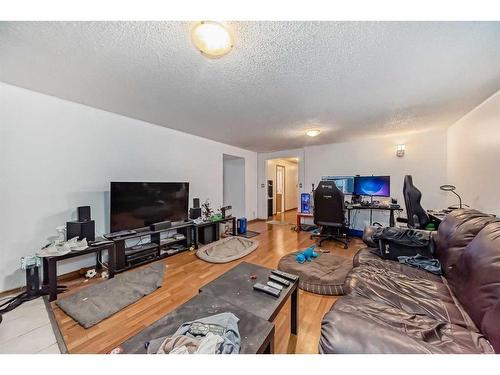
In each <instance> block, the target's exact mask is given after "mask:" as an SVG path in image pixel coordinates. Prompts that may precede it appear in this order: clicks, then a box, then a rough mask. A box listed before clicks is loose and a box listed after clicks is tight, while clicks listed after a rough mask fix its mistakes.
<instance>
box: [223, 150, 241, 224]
mask: <svg viewBox="0 0 500 375" xmlns="http://www.w3.org/2000/svg"><path fill="white" fill-rule="evenodd" d="M223 203H224V206H228V205H229V206H232V214H233V216H236V217H238V218H239V217H243V216H245V214H246V213H245V159H244V158H239V157H234V156H229V155H224V186H223Z"/></svg>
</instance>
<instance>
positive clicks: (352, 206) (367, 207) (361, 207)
mask: <svg viewBox="0 0 500 375" xmlns="http://www.w3.org/2000/svg"><path fill="white" fill-rule="evenodd" d="M345 208H346V210H347V222H348V223H349V225H350V223H351V211H354V210H370V225H373V210H378V211H390V215H389V226H391V227H394V226H396V219H395V218H394V211H399V212H401V211H403V209H402V208H401V207H391V206H386V205H377V204H369V205H360V204H347V205H346V207H345Z"/></svg>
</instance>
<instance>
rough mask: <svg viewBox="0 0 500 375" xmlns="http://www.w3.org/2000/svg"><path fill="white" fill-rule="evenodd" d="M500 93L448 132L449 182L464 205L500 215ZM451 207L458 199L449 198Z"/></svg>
mask: <svg viewBox="0 0 500 375" xmlns="http://www.w3.org/2000/svg"><path fill="white" fill-rule="evenodd" d="M499 161H500V91H499V92H497V93H496V94H494V95H493V96H491V97H490V98H489V99H488V100H486V101H485V102H483V103H482V104H481V105H479V106H478V107H476V108H475V109H474V110H472V111H471V112H469V113H468V114H467V115H466V116H464V117H463V118H461V119H460V120H459V121H457V122H456V123H455V124H454V125H453V126H451V127H450V128H449V129H448V181H447V182H448V183H449V184H452V185H455V186H456V187H457V190H456V191H457V193H458V194H460V195H461V196H462V199H463V202H464V203H466V204H468V205H470V206H471V207H472V208H475V209H478V210H480V211H483V212H488V213H494V214H496V215H497V216H499V215H500V201H499V200H498V198H497V197H498V192H499V191H500V173H499V170H500V167H499ZM449 202H450V203H451V204H458V198H457V197H456V196H454V195H453V194H452V193H450V195H449Z"/></svg>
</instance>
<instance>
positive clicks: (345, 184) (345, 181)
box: [321, 176, 354, 194]
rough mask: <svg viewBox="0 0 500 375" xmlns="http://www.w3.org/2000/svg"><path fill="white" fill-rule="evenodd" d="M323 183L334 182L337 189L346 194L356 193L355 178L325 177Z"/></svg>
mask: <svg viewBox="0 0 500 375" xmlns="http://www.w3.org/2000/svg"><path fill="white" fill-rule="evenodd" d="M321 180H322V181H334V182H335V185H337V188H338V189H339V190H340V191H341V192H342V193H344V194H352V193H353V191H354V177H353V176H323V177H322V178H321Z"/></svg>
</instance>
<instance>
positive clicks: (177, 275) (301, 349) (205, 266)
mask: <svg viewBox="0 0 500 375" xmlns="http://www.w3.org/2000/svg"><path fill="white" fill-rule="evenodd" d="M274 220H282V221H286V222H289V223H295V211H288V212H286V213H284V214H280V215H276V216H275V217H274ZM290 228H291V227H290V226H285V225H270V224H266V223H265V222H264V221H259V222H254V223H251V224H249V229H251V230H254V231H257V232H260V235H259V236H257V237H255V239H258V240H259V241H260V245H259V247H258V249H257V250H256V251H254V252H253V253H252V254H250V255H248V256H246V257H244V258H243V259H240V260H237V261H234V262H231V263H226V264H212V263H207V262H204V261H202V260H200V259H198V258H197V257H196V255H195V254H194V252H185V253H182V254H178V255H175V256H172V257H170V258H167V259H165V260H162V261H161V262H164V263H165V264H167V265H168V268H167V270H166V273H165V280H164V284H163V287H161V288H159V289H158V290H157V291H155V292H154V293H152V294H150V295H148V296H146V297H144V298H142V299H141V300H140V301H138V302H136V303H134V304H132V305H130V306H128V307H127V308H125V309H123V310H121V311H120V312H118V313H116V314H115V315H113V316H112V317H110V318H108V319H105V320H104V321H102V322H101V323H99V324H97V325H95V326H93V327H92V328H89V329H84V328H82V327H81V326H80V325H78V324H77V323H76V322H75V321H74V320H73V319H71V318H70V317H69V316H67V315H66V314H65V313H64V312H63V311H62V310H61V309H59V308H58V307H57V306H56V305H55V303H52V308H53V311H54V314H55V316H56V320H57V323H58V325H59V328H60V330H61V333H62V336H63V338H64V340H65V342H66V346H67V348H68V351H69V352H70V353H107V352H109V351H110V350H111V349H113V348H115V347H116V346H119V344H120V343H122V342H123V341H125V340H126V339H128V338H129V337H131V336H133V335H134V334H136V333H137V332H139V331H141V330H142V329H144V328H145V327H147V326H149V325H150V324H151V323H153V322H155V321H156V320H158V319H160V318H161V317H162V316H164V315H165V314H167V313H168V312H170V311H172V310H174V309H175V308H176V307H177V306H179V305H181V304H183V303H184V302H186V301H187V300H189V299H190V298H192V297H193V296H195V295H196V294H197V293H198V289H199V288H200V287H201V286H203V285H205V284H207V283H208V282H210V281H212V280H213V279H215V278H216V277H218V276H220V275H221V274H222V273H224V272H225V271H227V270H228V269H230V268H232V267H234V266H235V265H237V264H238V263H239V262H241V261H247V262H251V263H255V264H260V265H263V266H266V267H269V268H276V266H277V264H278V261H279V260H280V258H281V257H282V256H283V255H285V254H287V253H290V252H293V251H295V250H297V249H300V248H305V247H306V246H308V245H309V244H311V243H312V241H311V240H310V239H309V233H307V232H301V233H295V232H294V231H292V230H290ZM361 245H362V242H361V241H360V240H359V239H352V240H351V244H350V246H349V249H347V250H344V249H343V248H342V246H341V245H337V244H336V243H334V242H331V241H330V242H327V243H325V244H324V245H323V248H325V249H330V250H332V251H333V252H334V253H335V254H339V255H342V256H345V257H349V258H352V256H353V255H354V254H355V253H356V251H357V250H358V249H359V248H360V247H361ZM93 282H100V281H97V280H96V281H94V280H91V281H90V282H86V283H85V282H83V280H82V279H78V280H75V281H72V282H70V283H67V282H65V284H66V285H68V286H69V291H68V292H67V293H68V294H69V293H72V292H74V291H75V290H78V289H80V288H82V287H85V286H87V285H89V284H90V283H93ZM334 301H335V297H332V296H320V295H316V294H312V293H308V292H304V291H302V290H301V291H300V295H299V333H298V335H297V336H296V337H295V336H290V334H289V323H288V322H289V305H288V306H285V308H284V310H283V311H284V312H283V313H282V314H280V315H279V316H278V317H277V319H276V320H275V324H276V342H275V345H276V349H275V350H276V352H277V353H317V351H318V340H319V334H320V323H321V319H322V317H323V315H324V314H325V313H326V312H327V311H328V310H329V309H330V307H331V306H332V304H333V302H334Z"/></svg>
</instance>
